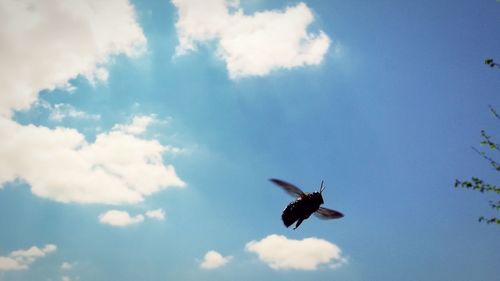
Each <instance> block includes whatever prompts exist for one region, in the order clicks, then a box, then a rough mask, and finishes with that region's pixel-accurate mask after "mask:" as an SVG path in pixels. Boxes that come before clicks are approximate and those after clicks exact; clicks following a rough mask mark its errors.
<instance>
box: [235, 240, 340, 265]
mask: <svg viewBox="0 0 500 281" xmlns="http://www.w3.org/2000/svg"><path fill="white" fill-rule="evenodd" d="M245 249H246V250H247V251H249V252H252V253H256V254H257V256H258V257H259V259H260V260H261V261H263V262H265V263H266V264H268V265H269V266H270V267H271V268H272V269H276V270H280V269H298V270H315V269H317V268H318V267H319V266H320V265H322V264H325V265H328V264H330V267H331V268H338V267H339V266H340V265H342V264H344V263H345V262H346V259H345V258H344V257H342V251H341V250H340V248H339V247H338V246H337V245H335V244H333V243H330V242H328V241H326V240H323V239H318V238H315V237H310V238H305V239H302V240H294V239H288V238H287V237H285V236H283V235H276V234H272V235H269V236H267V237H265V238H263V239H262V240H260V241H250V242H248V243H247V244H246V246H245Z"/></svg>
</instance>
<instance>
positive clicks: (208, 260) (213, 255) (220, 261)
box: [200, 251, 232, 269]
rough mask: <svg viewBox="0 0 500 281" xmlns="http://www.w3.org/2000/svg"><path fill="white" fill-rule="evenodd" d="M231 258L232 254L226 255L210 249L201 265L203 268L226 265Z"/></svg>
mask: <svg viewBox="0 0 500 281" xmlns="http://www.w3.org/2000/svg"><path fill="white" fill-rule="evenodd" d="M231 259H232V257H231V256H227V257H224V256H222V255H221V254H220V253H218V252H216V251H208V252H207V253H206V254H205V256H204V257H203V260H202V261H201V264H200V267H201V268H203V269H215V268H218V267H221V266H224V265H225V264H227V263H228V262H229V261H230V260H231Z"/></svg>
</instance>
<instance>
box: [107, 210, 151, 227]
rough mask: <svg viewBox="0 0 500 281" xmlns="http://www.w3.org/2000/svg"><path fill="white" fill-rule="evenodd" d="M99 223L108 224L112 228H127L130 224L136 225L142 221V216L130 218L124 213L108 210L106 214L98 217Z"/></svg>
mask: <svg viewBox="0 0 500 281" xmlns="http://www.w3.org/2000/svg"><path fill="white" fill-rule="evenodd" d="M99 221H100V222H101V223H103V224H109V225H112V226H127V225H130V224H136V223H140V222H143V221H144V216H143V215H136V216H134V217H131V216H130V215H129V213H127V212H125V211H118V210H110V211H107V212H106V213H103V214H100V215H99Z"/></svg>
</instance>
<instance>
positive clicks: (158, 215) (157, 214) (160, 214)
mask: <svg viewBox="0 0 500 281" xmlns="http://www.w3.org/2000/svg"><path fill="white" fill-rule="evenodd" d="M145 215H146V217H148V218H150V219H156V220H160V221H162V220H164V219H165V211H164V210H163V209H156V210H151V211H147V212H146V214H145Z"/></svg>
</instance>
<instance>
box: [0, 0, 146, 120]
mask: <svg viewBox="0 0 500 281" xmlns="http://www.w3.org/2000/svg"><path fill="white" fill-rule="evenodd" d="M0 42H2V44H0V61H1V62H2V63H1V64H0V116H4V117H8V116H11V114H12V112H13V111H14V110H20V109H26V108H28V107H29V106H30V105H31V104H32V103H33V102H34V101H36V99H37V97H38V93H39V91H41V90H43V89H49V90H51V89H54V88H56V87H69V84H68V81H69V80H70V79H72V78H75V77H76V76H78V75H84V76H86V77H87V78H88V79H89V80H90V81H91V82H95V81H96V80H106V79H107V76H108V73H107V70H106V69H105V68H104V65H105V64H106V63H107V62H108V61H109V57H110V56H111V55H115V54H121V53H123V54H126V55H128V56H134V55H136V54H138V53H140V52H141V51H142V50H143V49H144V48H145V44H146V38H145V37H144V34H143V32H142V29H141V28H140V26H139V25H138V23H137V21H136V18H135V10H134V8H133V6H132V5H131V4H130V2H129V1H128V0H109V1H100V0H75V1H65V0H42V1H34V0H5V1H0Z"/></svg>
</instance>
